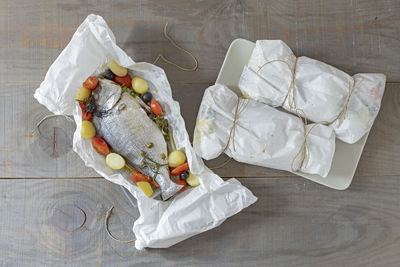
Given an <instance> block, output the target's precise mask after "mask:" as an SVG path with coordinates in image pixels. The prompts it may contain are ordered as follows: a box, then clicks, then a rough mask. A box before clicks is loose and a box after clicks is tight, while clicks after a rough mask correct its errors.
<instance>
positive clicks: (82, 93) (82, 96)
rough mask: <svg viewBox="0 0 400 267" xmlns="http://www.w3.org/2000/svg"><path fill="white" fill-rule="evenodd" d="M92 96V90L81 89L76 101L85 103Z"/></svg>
mask: <svg viewBox="0 0 400 267" xmlns="http://www.w3.org/2000/svg"><path fill="white" fill-rule="evenodd" d="M91 95H92V90H90V89H87V88H85V87H81V89H79V91H78V94H77V95H76V100H78V101H83V102H85V101H86V100H87V99H88V98H89V97H90V96H91Z"/></svg>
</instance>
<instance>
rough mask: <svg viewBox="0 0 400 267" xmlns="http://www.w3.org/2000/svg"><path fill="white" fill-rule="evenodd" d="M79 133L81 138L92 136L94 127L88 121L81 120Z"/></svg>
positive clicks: (94, 133) (94, 132)
mask: <svg viewBox="0 0 400 267" xmlns="http://www.w3.org/2000/svg"><path fill="white" fill-rule="evenodd" d="M81 135H82V137H83V138H92V137H94V136H95V135H96V128H95V127H94V125H93V123H91V122H90V121H82V130H81Z"/></svg>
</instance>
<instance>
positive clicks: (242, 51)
mask: <svg viewBox="0 0 400 267" xmlns="http://www.w3.org/2000/svg"><path fill="white" fill-rule="evenodd" d="M254 46H255V43H253V42H251V41H248V40H244V39H236V40H234V41H233V42H232V43H231V45H230V46H229V49H228V52H227V54H226V56H225V60H224V63H223V64H222V67H221V70H220V72H219V74H218V78H217V81H216V83H219V84H223V85H226V86H228V87H229V88H230V89H232V90H234V91H236V92H237V93H238V94H241V93H240V91H239V88H238V84H239V78H240V75H241V74H242V71H243V67H244V65H246V64H247V62H248V61H249V58H250V55H251V53H252V52H253V49H254ZM367 138H368V133H367V134H366V135H365V136H364V137H363V138H361V139H360V140H359V141H358V142H357V143H355V144H346V143H344V142H342V141H340V140H339V139H336V151H335V155H334V157H333V162H332V167H331V170H330V172H329V174H328V176H327V177H325V178H324V177H321V176H319V175H314V174H306V173H300V172H293V173H294V174H296V175H299V176H302V177H304V178H306V179H309V180H311V181H314V182H317V183H319V184H322V185H325V186H328V187H330V188H334V189H337V190H344V189H346V188H348V187H349V186H350V184H351V181H352V180H353V176H354V173H355V171H356V168H357V164H358V162H359V160H360V157H361V153H362V151H363V149H364V145H365V142H366V141H367Z"/></svg>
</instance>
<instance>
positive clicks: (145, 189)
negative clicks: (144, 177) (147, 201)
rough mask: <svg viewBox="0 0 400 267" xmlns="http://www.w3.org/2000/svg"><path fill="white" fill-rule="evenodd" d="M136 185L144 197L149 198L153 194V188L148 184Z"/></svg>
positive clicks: (139, 183)
mask: <svg viewBox="0 0 400 267" xmlns="http://www.w3.org/2000/svg"><path fill="white" fill-rule="evenodd" d="M136 184H137V185H138V186H139V187H140V188H141V189H142V191H143V193H145V194H146V196H148V197H151V195H152V194H153V193H154V191H153V188H152V187H151V185H150V183H148V182H137V183H136Z"/></svg>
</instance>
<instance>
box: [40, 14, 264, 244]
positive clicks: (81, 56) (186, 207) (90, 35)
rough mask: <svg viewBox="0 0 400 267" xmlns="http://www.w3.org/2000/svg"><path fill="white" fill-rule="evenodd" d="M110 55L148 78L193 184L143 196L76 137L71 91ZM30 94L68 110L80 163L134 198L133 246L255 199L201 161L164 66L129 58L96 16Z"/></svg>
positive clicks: (163, 239) (173, 238) (206, 223)
mask: <svg viewBox="0 0 400 267" xmlns="http://www.w3.org/2000/svg"><path fill="white" fill-rule="evenodd" d="M111 59H114V60H115V61H116V62H117V63H118V64H119V65H121V66H124V67H127V68H128V69H129V73H131V74H133V75H135V76H139V77H141V78H143V79H145V80H146V81H148V83H149V91H150V92H151V93H152V94H153V96H154V97H155V98H157V101H159V103H160V105H161V106H162V108H163V110H164V112H165V118H166V119H168V122H169V125H170V127H171V129H172V130H173V134H174V139H175V143H176V148H177V149H179V150H182V151H184V152H185V153H186V157H187V161H188V164H189V166H190V170H191V172H192V173H193V174H195V175H197V176H198V178H199V180H200V185H199V186H197V187H191V188H188V189H186V190H185V191H183V192H179V193H178V194H176V195H175V197H173V198H171V199H169V200H168V201H161V200H156V199H153V198H149V197H147V196H146V195H145V194H144V193H143V191H142V190H141V189H140V188H139V187H138V186H136V185H135V183H134V182H133V181H132V179H131V177H130V175H129V174H128V175H124V173H123V172H121V171H116V170H112V169H110V168H108V167H107V166H106V163H105V157H104V156H101V155H99V154H97V153H96V152H95V150H94V149H93V147H92V144H91V140H90V139H85V138H82V136H81V129H82V115H81V110H80V108H79V105H78V103H77V102H76V101H75V96H76V94H77V92H78V90H79V88H80V87H81V86H82V83H83V82H84V81H85V79H86V78H87V77H89V76H91V75H98V74H100V73H101V72H102V71H104V70H105V69H106V66H107V65H108V63H109V62H110V60H111ZM34 96H35V98H36V99H37V100H38V101H39V102H40V103H41V104H43V105H44V106H46V107H47V108H48V109H49V110H50V111H51V112H53V113H55V114H65V115H73V116H74V120H75V122H76V125H77V128H76V131H75V133H74V137H73V150H74V151H75V152H76V153H77V154H78V155H79V156H80V157H81V158H82V160H83V161H84V162H85V164H86V166H88V167H91V168H93V169H94V170H95V171H96V172H97V173H99V174H100V175H101V176H103V177H104V178H105V179H107V180H109V181H111V182H113V183H116V184H119V185H122V186H124V187H125V188H126V189H127V190H128V191H129V192H130V193H131V194H132V195H133V196H134V197H135V198H136V200H137V205H138V209H139V212H140V217H139V218H138V219H137V220H136V221H135V223H134V225H133V232H134V234H135V236H136V242H135V247H136V248H137V249H143V248H145V247H153V248H166V247H169V246H171V245H174V244H176V243H178V242H180V241H182V240H184V239H186V238H189V237H191V236H194V235H196V234H199V233H202V232H205V231H207V230H210V229H212V228H214V227H217V226H218V225H220V224H221V223H222V222H223V221H224V220H225V219H227V218H228V217H230V216H232V215H234V214H236V213H238V212H240V211H241V210H242V209H244V208H246V207H248V206H249V205H251V204H253V203H254V202H255V201H256V200H257V198H256V197H255V196H254V195H253V194H252V193H251V192H250V191H249V190H248V189H247V188H246V187H244V186H242V185H241V184H240V182H239V181H238V180H236V179H230V180H227V181H224V180H222V179H221V178H220V177H219V176H217V175H216V174H214V173H213V172H212V171H211V170H209V169H208V168H207V167H206V166H205V165H204V163H203V161H202V160H201V158H200V157H198V156H197V155H196V154H195V152H194V150H193V148H192V146H191V144H190V140H189V136H188V133H187V132H186V129H185V122H184V120H183V118H182V116H181V114H180V107H179V103H178V102H176V101H174V100H173V99H172V93H171V87H170V85H169V82H168V80H167V77H166V75H165V73H164V71H163V70H162V69H161V68H159V67H157V66H155V65H152V64H149V63H135V62H134V61H133V60H132V59H131V58H130V57H129V56H128V55H127V54H126V53H125V52H124V51H123V50H122V49H121V48H120V47H118V46H117V45H116V42H115V37H114V35H113V33H112V31H111V30H110V28H109V27H108V25H107V24H106V22H105V21H104V19H103V18H102V17H100V16H96V15H93V14H92V15H89V16H88V17H87V18H86V20H85V21H84V22H83V23H82V24H81V25H80V26H79V27H78V29H77V31H76V32H75V34H74V35H73V37H72V40H71V41H70V43H69V44H68V45H67V47H66V48H65V49H64V50H63V51H62V52H61V54H60V55H59V57H58V58H57V59H56V60H55V62H54V63H53V64H52V65H51V67H50V68H49V70H48V72H47V74H46V77H45V79H44V81H43V82H42V83H41V85H40V87H39V88H38V89H37V90H36V92H35V95H34ZM122 196H123V194H122V193H121V197H122ZM105 208H107V207H105Z"/></svg>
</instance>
